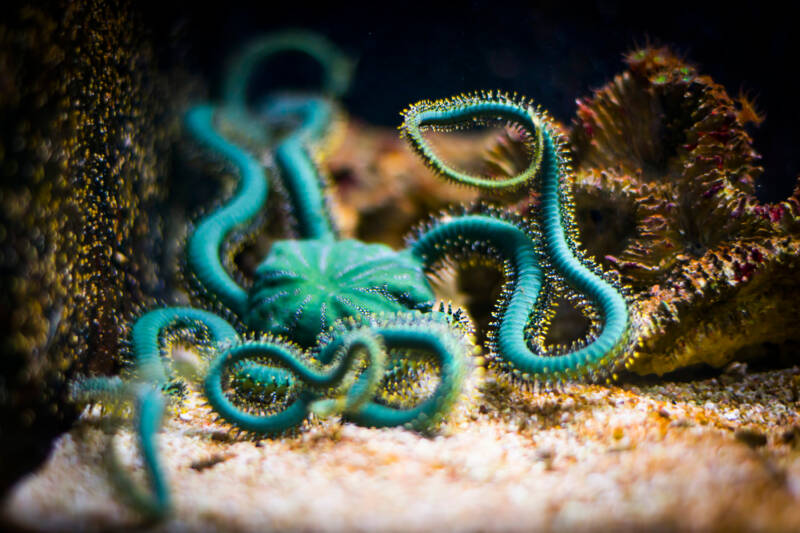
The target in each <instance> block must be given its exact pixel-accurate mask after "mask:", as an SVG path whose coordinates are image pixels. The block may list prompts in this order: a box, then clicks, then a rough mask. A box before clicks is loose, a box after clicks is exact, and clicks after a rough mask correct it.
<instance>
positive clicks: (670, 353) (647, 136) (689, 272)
mask: <svg viewBox="0 0 800 533" xmlns="http://www.w3.org/2000/svg"><path fill="white" fill-rule="evenodd" d="M627 63H628V66H629V70H628V71H626V72H624V73H622V74H620V75H618V76H616V77H614V79H613V80H612V81H611V82H610V83H609V84H607V85H606V86H605V87H603V88H601V89H599V90H598V91H596V92H595V93H594V94H593V95H592V97H591V98H588V99H586V100H579V101H578V113H577V118H576V119H575V121H574V125H573V129H572V132H571V136H570V140H571V143H572V146H573V149H574V162H575V168H576V174H577V177H576V191H575V198H576V203H577V204H578V208H579V222H580V226H581V230H582V236H583V239H584V241H585V242H586V243H587V247H588V248H589V249H590V251H591V252H593V253H595V254H597V255H605V260H606V261H607V262H608V263H610V264H611V265H612V266H614V267H616V268H617V269H618V270H619V271H620V272H621V274H622V276H623V279H624V280H625V282H626V283H628V284H629V285H631V287H632V288H633V292H634V295H635V298H636V304H635V308H636V311H637V312H638V319H637V324H636V325H637V327H638V333H639V336H640V339H641V342H640V346H639V348H638V350H639V351H640V355H641V357H640V358H639V359H638V360H637V361H636V362H635V363H633V364H632V368H633V370H635V371H637V372H641V373H648V372H656V373H663V372H667V371H670V370H673V369H676V368H679V367H683V366H687V365H690V364H694V363H700V362H703V363H709V364H713V365H721V364H724V363H725V362H727V361H729V360H731V359H732V358H734V357H736V355H737V352H740V350H742V349H743V348H745V347H747V346H751V345H753V344H758V343H762V342H767V341H769V342H782V341H785V340H787V339H795V340H797V338H798V334H797V333H796V331H797V329H798V328H797V325H798V318H797V317H798V316H800V315H798V310H799V309H800V306H799V305H798V303H797V300H798V296H800V292H798V289H800V286H798V280H800V278H799V277H798V274H800V270H798V267H800V259H798V257H797V251H798V246H800V241H798V237H800V232H798V230H799V229H800V202H798V199H799V198H800V189H798V191H796V192H795V194H794V195H793V196H792V197H791V198H789V199H788V200H786V201H784V202H780V203H777V204H762V203H760V202H759V201H758V200H757V198H756V197H755V194H754V193H755V183H756V179H757V178H758V177H759V176H760V174H761V168H760V167H759V166H758V164H759V155H758V154H757V153H756V151H755V150H754V149H753V146H752V140H751V138H750V136H749V135H748V133H747V131H746V130H745V128H744V125H745V124H744V123H745V121H746V120H751V121H752V120H754V118H753V117H754V116H755V117H757V114H756V115H754V114H753V112H752V110H751V109H750V107H749V106H744V108H743V107H742V106H741V104H740V105H739V106H737V104H736V102H735V101H734V100H733V99H732V98H730V97H729V96H728V95H727V93H726V92H725V90H724V88H723V87H722V86H721V85H719V84H717V83H714V82H713V81H712V80H711V79H710V78H709V77H707V76H701V75H699V74H698V73H697V71H696V69H695V68H694V67H692V66H691V65H689V64H687V63H686V62H684V61H682V60H681V59H679V58H678V57H676V56H675V55H674V54H672V53H671V52H670V51H669V50H667V49H665V48H645V49H643V50H639V51H636V52H633V53H632V54H630V55H629V56H628V57H627Z"/></svg>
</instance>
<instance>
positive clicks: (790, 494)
mask: <svg viewBox="0 0 800 533" xmlns="http://www.w3.org/2000/svg"><path fill="white" fill-rule="evenodd" d="M799 385H800V369H797V368H794V369H787V370H780V371H770V372H763V373H747V372H746V371H744V368H743V367H742V366H741V365H740V366H738V367H734V368H733V369H732V371H730V372H728V373H725V374H722V375H720V376H717V377H715V378H711V379H707V380H704V381H692V382H661V383H657V384H641V383H640V384H639V385H634V384H622V385H618V386H597V385H568V386H565V387H563V390H560V391H554V392H546V393H520V392H513V391H510V390H509V389H507V388H505V387H501V386H498V385H491V384H489V385H486V386H484V387H482V394H476V396H475V397H474V398H473V399H471V400H469V399H468V400H465V402H463V403H462V405H461V406H460V407H459V410H458V412H457V413H456V414H455V416H454V417H453V420H452V421H451V422H450V424H449V425H448V426H447V427H445V428H443V430H442V431H441V432H440V434H439V435H437V436H435V437H432V438H429V437H423V436H420V435H417V434H415V433H411V432H409V431H405V430H402V429H392V430H375V429H365V428H359V427H356V426H353V425H350V424H340V423H338V422H336V421H326V422H324V423H318V424H314V425H313V426H312V427H310V428H308V429H306V430H305V431H303V432H302V433H301V434H300V435H298V436H296V437H293V438H285V439H281V440H274V441H270V440H264V441H261V442H258V443H254V442H251V441H247V440H237V439H235V438H231V437H228V436H227V434H226V433H224V432H223V431H222V429H221V428H220V427H219V426H217V425H215V424H213V423H212V422H210V421H209V416H208V413H207V411H206V410H205V408H203V407H201V406H199V403H198V402H197V401H196V400H193V399H190V400H189V405H188V407H187V408H186V409H185V410H184V411H183V412H182V413H173V415H172V416H171V417H170V418H169V419H168V420H167V422H166V424H165V428H164V431H163V433H162V435H161V437H160V441H159V442H160V446H161V449H162V452H163V458H164V462H165V464H166V466H167V469H168V475H169V479H170V485H171V487H172V490H173V497H174V503H175V510H174V513H173V515H172V517H171V518H170V519H169V520H167V521H166V522H164V523H161V524H158V525H155V526H152V525H151V526H149V527H148V528H147V529H148V530H149V529H152V530H153V531H215V530H219V531H269V530H277V531H432V530H438V531H450V530H453V531H532V530H558V531H564V530H577V531H600V530H607V529H609V528H612V527H613V528H617V529H618V530H619V529H622V530H639V529H641V528H643V527H647V528H649V529H651V530H652V529H655V530H663V531H669V530H695V531H705V530H720V531H721V530H730V529H735V530H764V531H788V530H800V505H798V504H799V503H800V502H798V500H799V499H800V417H798V413H797V406H798V404H797V403H796V402H797V399H798V386H799ZM108 438H109V435H108V434H107V433H105V432H104V431H103V429H102V424H100V423H99V422H98V421H97V420H96V419H95V418H93V417H92V416H91V415H86V416H84V419H83V421H82V422H81V423H80V424H79V425H78V426H77V427H75V428H74V429H73V430H72V431H71V432H69V433H67V434H65V435H64V436H62V437H61V438H60V440H59V441H58V442H57V444H56V447H55V450H54V451H53V454H52V456H51V457H50V459H49V461H48V462H47V463H46V464H45V466H44V467H43V468H42V469H41V470H40V471H39V472H37V473H35V474H33V475H31V476H29V477H27V478H26V479H24V480H23V481H22V482H21V483H19V485H18V486H17V487H16V488H15V490H14V491H13V492H12V493H11V495H10V496H9V497H8V499H7V500H6V501H5V502H4V504H3V513H4V514H5V517H6V519H8V520H10V521H11V522H12V523H14V524H16V525H18V526H20V527H24V528H27V529H32V530H46V531H50V530H54V529H55V530H59V529H62V530H76V529H85V530H88V531H92V530H95V531H96V530H119V529H123V528H134V529H137V530H138V528H139V527H141V526H143V524H142V522H141V521H140V519H139V518H138V517H137V516H136V515H135V513H133V512H132V511H130V510H129V509H127V508H126V507H125V506H124V505H122V504H120V503H118V500H117V498H116V494H115V492H114V488H113V487H112V485H111V484H110V482H109V481H108V478H107V476H106V475H105V470H104V468H103V462H102V455H103V450H104V448H105V446H106V442H107V440H108ZM115 442H116V444H117V447H118V449H119V451H120V452H121V454H122V455H123V456H124V457H127V459H128V461H129V463H130V467H131V468H132V469H134V468H135V466H136V465H137V464H138V459H136V454H135V453H134V451H135V450H134V448H133V446H132V444H131V443H132V439H131V435H130V433H127V432H122V433H121V434H120V435H118V436H117V438H116V439H115Z"/></svg>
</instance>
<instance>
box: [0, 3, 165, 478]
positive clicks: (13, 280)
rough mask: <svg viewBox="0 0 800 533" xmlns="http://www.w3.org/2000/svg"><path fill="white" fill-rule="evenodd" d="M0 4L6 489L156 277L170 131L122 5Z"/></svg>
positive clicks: (0, 369)
mask: <svg viewBox="0 0 800 533" xmlns="http://www.w3.org/2000/svg"><path fill="white" fill-rule="evenodd" d="M4 11H6V12H7V14H8V16H7V17H6V16H4V19H3V23H2V24H1V25H0V175H2V179H1V180H0V183H1V184H0V279H1V280H2V286H3V289H2V291H0V342H2V353H3V357H2V360H0V432H2V435H0V442H2V447H1V448H0V455H2V456H3V461H2V466H0V491H2V489H3V488H4V487H5V486H6V484H7V483H8V482H9V481H11V480H12V479H13V478H14V477H15V476H16V475H18V474H19V473H20V472H21V471H24V469H26V468H29V467H30V465H31V464H32V461H35V460H36V459H35V457H36V456H37V455H39V454H41V453H42V452H43V451H44V450H45V449H46V447H47V445H48V443H49V440H50V438H52V436H53V435H54V434H55V433H56V432H58V431H59V428H62V427H64V424H65V423H68V422H69V421H70V419H71V417H72V416H74V415H73V414H72V413H71V412H70V409H69V407H68V406H69V404H68V402H67V401H66V398H65V396H66V386H65V383H66V382H67V380H68V379H69V377H70V376H72V375H73V374H74V373H75V372H81V373H90V372H92V373H108V372H110V371H112V370H114V369H115V368H116V367H117V365H118V362H119V360H118V349H119V345H118V339H119V335H120V326H121V323H122V322H124V320H125V319H126V318H127V317H128V316H129V315H130V314H131V313H132V310H133V309H134V308H135V306H136V305H137V303H140V302H142V301H143V299H144V297H145V295H146V294H147V293H148V292H149V291H150V290H151V289H152V288H153V287H154V286H155V284H156V283H157V280H156V277H155V267H154V261H153V258H154V257H156V256H157V254H156V253H155V251H154V248H153V245H154V244H155V243H156V242H157V237H158V231H159V227H158V224H157V223H156V222H157V219H156V218H155V210H154V206H155V205H157V203H158V202H159V200H160V198H161V195H162V191H163V189H162V187H161V186H160V184H161V183H162V182H163V179H164V176H165V175H166V172H165V167H164V165H163V164H162V162H163V161H164V159H163V158H162V157H161V156H163V155H164V150H165V146H166V139H167V137H168V136H169V135H170V133H169V132H170V131H172V133H176V132H177V129H176V128H175V126H176V123H175V122H174V120H172V121H170V120H169V118H168V117H169V115H168V113H167V107H166V106H165V105H163V104H164V102H165V99H164V98H163V94H164V92H163V91H160V89H159V81H158V78H157V76H156V73H155V69H154V61H153V54H152V51H151V48H150V47H149V46H148V44H147V41H146V40H145V38H144V37H143V33H142V29H141V24H140V23H139V21H137V19H136V17H134V16H132V14H131V13H132V10H131V9H130V6H129V5H127V3H125V2H99V1H97V2H96V1H92V0H87V1H81V2H44V3H40V4H38V6H36V7H34V6H22V7H14V5H13V3H12V5H10V6H6V7H5V8H4ZM170 129H171V130H170Z"/></svg>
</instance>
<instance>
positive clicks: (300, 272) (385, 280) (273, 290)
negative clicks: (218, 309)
mask: <svg viewBox="0 0 800 533" xmlns="http://www.w3.org/2000/svg"><path fill="white" fill-rule="evenodd" d="M250 295H251V296H250V302H249V320H248V322H249V325H250V326H251V327H254V328H257V329H258V330H261V331H269V332H270V333H276V334H288V335H289V336H290V337H291V338H292V339H294V340H296V341H297V342H299V343H300V344H302V345H311V344H313V343H314V340H315V339H316V337H317V335H318V334H319V333H320V332H321V331H324V330H326V329H327V328H328V327H329V326H331V325H332V324H333V323H334V322H335V321H336V320H339V319H341V318H345V317H350V316H357V315H364V314H367V313H381V312H397V311H404V310H409V309H419V308H420V307H421V306H425V305H426V304H428V303H430V302H431V301H432V300H433V299H434V295H433V292H432V291H431V288H430V286H429V285H428V282H427V280H426V278H425V275H424V273H423V271H422V266H421V265H420V264H419V263H418V262H417V261H416V260H415V259H414V258H413V257H412V256H411V254H410V253H409V252H396V251H394V250H392V249H391V248H389V247H388V246H386V245H383V244H366V243H363V242H359V241H355V240H352V239H347V240H341V241H334V240H332V239H307V240H288V241H279V242H277V243H275V244H274V245H273V246H272V249H271V250H270V253H269V255H268V256H267V258H266V260H265V261H264V262H263V263H262V264H261V265H260V266H259V267H258V269H257V270H256V280H255V283H254V284H253V288H252V290H251V291H250Z"/></svg>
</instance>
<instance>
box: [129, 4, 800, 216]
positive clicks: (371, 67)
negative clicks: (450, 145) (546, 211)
mask: <svg viewBox="0 0 800 533" xmlns="http://www.w3.org/2000/svg"><path fill="white" fill-rule="evenodd" d="M166 4H169V3H168V2H161V3H160V4H149V5H148V6H147V7H143V14H144V17H145V22H146V24H147V25H148V26H149V27H151V28H152V30H153V32H154V37H155V39H156V42H157V43H158V46H159V50H161V51H162V52H161V53H162V60H163V63H164V65H165V66H167V67H168V66H169V65H170V64H173V63H175V62H180V63H181V64H182V65H184V66H187V67H189V68H190V69H191V70H192V71H194V72H196V73H198V74H199V75H201V76H202V77H203V79H205V80H207V81H208V83H209V87H210V88H211V96H212V98H213V97H214V96H215V91H216V89H217V85H218V81H219V76H220V73H221V72H222V69H223V68H224V65H225V58H226V57H227V56H228V55H229V54H230V53H231V52H232V51H235V50H236V49H237V48H238V47H239V46H240V45H242V44H243V43H245V42H247V40H248V39H250V38H251V37H253V36H255V35H259V34H261V33H264V32H268V31H270V30H275V29H280V28H291V27H297V28H306V29H311V30H316V31H318V32H320V33H322V34H324V35H326V36H327V37H328V38H330V39H331V40H332V41H334V42H335V43H337V44H338V45H339V46H341V47H342V48H344V49H345V51H347V52H349V53H350V54H351V55H353V56H355V57H357V58H358V68H357V71H356V75H355V80H354V84H353V86H352V88H351V90H350V92H349V93H348V95H347V96H346V97H345V99H344V104H345V106H346V108H347V110H348V111H349V112H350V113H352V114H353V115H356V116H359V117H361V118H363V119H365V120H368V121H370V122H373V123H377V124H384V125H387V126H396V125H397V124H399V122H400V119H399V117H398V113H399V111H401V110H402V109H403V108H404V107H405V106H407V105H408V104H409V103H412V102H415V101H417V100H420V99H424V98H439V97H444V96H450V95H452V94H456V93H460V92H464V91H470V90H475V89H490V88H499V89H505V90H515V91H518V92H520V93H522V94H525V95H527V96H530V97H532V98H534V99H535V100H537V101H538V102H539V103H541V104H542V105H543V106H544V107H546V108H547V109H548V110H549V111H550V112H551V113H552V114H553V115H555V117H556V118H558V119H559V120H561V121H564V122H569V121H570V120H571V119H572V117H573V115H574V111H575V103H574V102H575V99H576V98H579V97H583V96H587V95H589V93H590V91H591V90H592V89H593V88H597V87H599V86H601V85H602V84H603V83H605V82H606V81H608V80H609V79H610V78H611V77H612V76H613V75H614V74H615V73H617V72H619V71H621V70H622V69H623V64H622V56H623V54H624V53H625V52H627V51H629V50H631V49H633V48H634V47H636V46H641V45H644V44H646V43H648V42H649V43H654V44H668V45H670V46H671V47H672V48H673V49H674V50H676V51H678V52H679V53H680V54H681V55H682V56H684V57H685V58H687V59H689V60H690V61H691V62H693V63H694V64H696V65H697V66H698V67H699V69H700V72H701V73H703V74H709V75H711V76H712V78H713V79H714V80H716V81H718V82H720V83H722V84H723V85H725V87H726V88H727V90H728V92H729V93H730V94H731V95H732V96H736V95H738V94H739V92H740V90H741V91H744V92H745V93H746V94H749V95H750V96H751V97H754V98H755V100H756V103H757V108H758V109H759V110H760V111H761V112H762V113H764V114H765V115H766V120H765V121H764V123H763V124H762V125H761V127H760V128H758V129H755V128H753V129H752V130H751V132H752V133H753V135H754V138H755V144H756V148H757V149H758V151H759V152H760V153H761V154H762V156H763V164H764V167H765V170H766V172H765V175H764V177H763V179H762V180H761V183H760V185H759V196H760V197H761V198H762V199H763V200H769V201H774V200H778V199H782V198H785V197H786V196H787V195H788V194H789V193H790V192H791V190H792V188H793V186H794V183H795V178H796V176H797V175H798V174H799V173H800V155H799V154H798V150H797V145H798V141H800V138H799V137H800V135H798V133H797V125H798V118H800V112H798V106H797V102H798V98H797V94H798V87H797V84H796V83H794V80H793V77H794V71H795V70H796V57H797V56H796V54H797V52H798V51H800V37H799V36H798V33H800V29H798V27H797V24H796V21H795V20H794V19H793V18H792V17H791V16H789V15H788V14H787V13H786V12H785V11H782V10H779V8H778V7H769V6H765V4H767V3H766V2H752V3H750V5H748V6H744V7H735V8H734V7H730V6H727V5H725V4H719V5H717V4H716V3H703V2H694V3H689V2H686V3H683V4H680V3H676V2H639V3H636V4H628V3H624V2H615V1H611V0H603V1H595V2H585V3H580V4H577V3H573V2H569V1H546V2H540V3H533V2H531V3H530V4H527V5H526V4H522V3H514V2H499V1H498V2H489V1H472V2H463V3H461V5H459V6H458V7H454V6H455V5H456V3H455V2H454V3H453V5H448V6H444V5H440V4H438V3H436V2H428V3H422V4H418V3H412V4H404V3H403V2H396V3H391V2H375V3H373V4H370V5H369V7H365V6H362V5H360V4H342V3H339V2H330V3H326V4H324V5H315V4H314V3H304V2H300V1H297V0H295V1H291V0H290V1H288V2H286V1H284V2H281V3H280V4H279V3H278V2H271V1H268V2H267V1H265V2H259V3H252V2H237V1H226V2H224V3H221V4H219V5H218V6H217V7H216V9H209V8H207V7H201V5H200V4H199V3H197V4H190V3H181V2H179V3H176V4H170V5H166ZM276 61H277V60H276ZM291 65H292V63H285V64H280V62H278V64H277V65H276V67H277V68H272V67H271V69H270V72H273V73H274V72H279V73H281V75H282V77H284V78H285V80H284V81H286V83H287V85H297V84H300V85H302V84H304V83H309V84H313V80H311V81H309V80H304V79H302V78H303V76H302V75H301V74H300V72H301V71H300V70H298V69H294V70H292V66H291ZM273 67H275V66H273ZM305 70H306V69H303V72H305ZM260 82H261V83H265V84H266V83H274V80H272V81H266V80H261V81H260ZM254 83H255V84H256V86H257V85H258V84H259V79H258V78H257V79H256V80H254Z"/></svg>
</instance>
